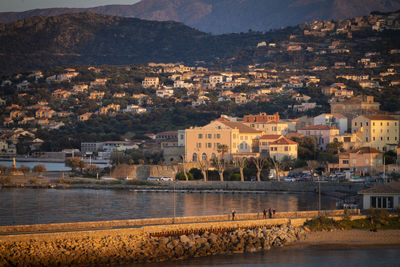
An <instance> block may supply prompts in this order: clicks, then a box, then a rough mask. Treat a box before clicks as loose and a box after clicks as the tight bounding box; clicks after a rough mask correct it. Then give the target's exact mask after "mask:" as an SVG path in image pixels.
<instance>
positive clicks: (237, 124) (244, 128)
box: [219, 120, 261, 133]
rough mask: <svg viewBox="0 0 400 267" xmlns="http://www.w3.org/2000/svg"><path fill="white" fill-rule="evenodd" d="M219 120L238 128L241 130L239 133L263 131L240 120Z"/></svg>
mask: <svg viewBox="0 0 400 267" xmlns="http://www.w3.org/2000/svg"><path fill="white" fill-rule="evenodd" d="M219 121H220V122H221V123H223V124H225V125H226V126H228V127H230V128H232V129H235V128H237V129H238V130H239V133H261V131H258V130H255V129H253V128H251V127H248V126H246V125H244V124H243V123H240V122H233V121H223V120H219Z"/></svg>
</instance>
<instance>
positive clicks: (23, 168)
mask: <svg viewBox="0 0 400 267" xmlns="http://www.w3.org/2000/svg"><path fill="white" fill-rule="evenodd" d="M19 170H20V171H21V172H22V173H23V174H24V176H25V175H26V174H27V173H28V172H29V171H30V170H31V169H30V168H29V167H28V166H25V165H21V166H20V167H19Z"/></svg>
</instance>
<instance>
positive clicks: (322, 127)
mask: <svg viewBox="0 0 400 267" xmlns="http://www.w3.org/2000/svg"><path fill="white" fill-rule="evenodd" d="M335 129H337V128H336V127H333V126H328V125H312V126H308V127H305V128H302V129H300V130H335Z"/></svg>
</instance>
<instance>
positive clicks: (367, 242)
mask: <svg viewBox="0 0 400 267" xmlns="http://www.w3.org/2000/svg"><path fill="white" fill-rule="evenodd" d="M376 246H379V247H400V230H378V231H377V232H372V231H369V230H345V231H341V230H334V231H332V232H308V233H307V235H306V237H305V239H301V240H299V241H297V242H295V243H293V244H290V245H288V246H286V247H285V248H288V249H289V248H293V247H321V248H356V247H376Z"/></svg>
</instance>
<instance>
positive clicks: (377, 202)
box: [358, 182, 400, 209]
mask: <svg viewBox="0 0 400 267" xmlns="http://www.w3.org/2000/svg"><path fill="white" fill-rule="evenodd" d="M358 194H360V195H363V209H369V208H383V209H396V208H398V207H400V182H391V183H387V184H380V185H377V186H375V187H372V188H368V189H364V190H361V191H359V192H358Z"/></svg>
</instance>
